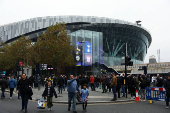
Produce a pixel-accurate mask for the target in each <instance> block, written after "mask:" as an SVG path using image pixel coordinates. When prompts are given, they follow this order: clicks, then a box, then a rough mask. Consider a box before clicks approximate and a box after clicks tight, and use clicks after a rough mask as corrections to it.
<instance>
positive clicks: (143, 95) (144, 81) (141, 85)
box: [140, 77, 146, 99]
mask: <svg viewBox="0 0 170 113" xmlns="http://www.w3.org/2000/svg"><path fill="white" fill-rule="evenodd" d="M140 87H141V89H140V94H141V99H145V88H146V80H145V79H144V78H143V77H141V82H140Z"/></svg>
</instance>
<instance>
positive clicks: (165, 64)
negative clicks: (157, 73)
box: [108, 62, 170, 69]
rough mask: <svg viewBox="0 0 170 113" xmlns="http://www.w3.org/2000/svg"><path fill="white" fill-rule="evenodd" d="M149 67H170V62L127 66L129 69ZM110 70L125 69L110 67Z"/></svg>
mask: <svg viewBox="0 0 170 113" xmlns="http://www.w3.org/2000/svg"><path fill="white" fill-rule="evenodd" d="M147 65H148V67H170V62H164V63H154V64H134V65H133V66H127V68H131V69H132V68H138V67H139V66H147ZM108 67H109V68H113V69H123V68H125V66H124V65H121V66H108Z"/></svg>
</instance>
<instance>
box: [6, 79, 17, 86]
mask: <svg viewBox="0 0 170 113" xmlns="http://www.w3.org/2000/svg"><path fill="white" fill-rule="evenodd" d="M8 85H9V88H15V87H16V85H17V82H16V80H15V79H10V80H9V81H8Z"/></svg>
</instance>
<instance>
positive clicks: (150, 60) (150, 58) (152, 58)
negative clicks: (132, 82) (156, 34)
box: [149, 55, 157, 64]
mask: <svg viewBox="0 0 170 113" xmlns="http://www.w3.org/2000/svg"><path fill="white" fill-rule="evenodd" d="M152 63H157V61H156V57H155V56H154V55H152V56H150V57H149V64H152Z"/></svg>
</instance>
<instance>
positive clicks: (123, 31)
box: [0, 16, 152, 66]
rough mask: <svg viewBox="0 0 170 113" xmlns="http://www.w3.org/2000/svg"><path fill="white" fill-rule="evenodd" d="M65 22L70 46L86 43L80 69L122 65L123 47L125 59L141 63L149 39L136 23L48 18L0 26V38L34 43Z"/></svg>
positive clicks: (112, 20)
mask: <svg viewBox="0 0 170 113" xmlns="http://www.w3.org/2000/svg"><path fill="white" fill-rule="evenodd" d="M56 22H65V23H66V26H67V31H68V36H69V37H70V38H71V42H72V45H73V46H75V47H76V48H77V46H78V47H79V41H85V44H84V48H83V53H84V54H83V56H84V57H83V59H84V60H83V65H87V66H89V65H92V64H94V63H95V62H98V63H101V64H102V63H103V64H105V65H107V66H115V65H121V58H122V57H124V54H125V43H127V47H128V56H130V57H131V58H132V61H133V63H134V64H141V63H143V61H144V58H145V55H146V53H147V49H148V48H149V46H150V44H151V41H152V38H151V35H150V33H149V32H148V31H147V30H146V29H145V28H143V27H141V26H139V25H137V24H136V23H135V24H134V23H130V22H127V21H122V20H117V19H110V18H100V17H92V16H48V17H38V18H32V19H27V20H24V21H19V22H15V23H11V24H7V25H3V26H0V37H1V39H2V41H3V42H6V43H10V42H12V41H14V40H16V39H17V38H19V37H20V36H21V35H25V36H29V37H30V38H31V40H33V42H36V41H37V38H38V37H39V36H40V35H41V34H42V33H44V32H45V31H46V29H47V28H48V27H49V26H51V25H54V24H55V23H56Z"/></svg>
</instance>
